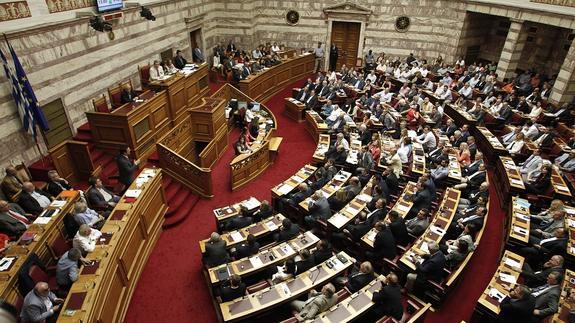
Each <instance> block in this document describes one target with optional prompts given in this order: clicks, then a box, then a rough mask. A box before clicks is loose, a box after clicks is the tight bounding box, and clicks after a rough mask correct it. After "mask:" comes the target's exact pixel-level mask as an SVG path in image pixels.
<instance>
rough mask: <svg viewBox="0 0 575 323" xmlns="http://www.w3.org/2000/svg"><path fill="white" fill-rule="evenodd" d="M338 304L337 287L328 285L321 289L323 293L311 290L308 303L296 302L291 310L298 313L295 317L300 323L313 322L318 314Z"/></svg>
mask: <svg viewBox="0 0 575 323" xmlns="http://www.w3.org/2000/svg"><path fill="white" fill-rule="evenodd" d="M336 302H337V295H335V287H334V286H333V285H332V284H329V283H328V284H326V285H324V286H323V288H322V289H321V293H318V292H317V291H316V290H313V289H312V290H311V291H310V293H309V296H308V299H307V300H306V301H300V300H295V301H292V302H291V304H290V305H291V308H292V309H293V310H294V311H296V312H297V314H296V315H295V317H296V319H297V320H298V321H299V322H304V321H308V320H313V319H314V318H315V317H316V316H317V315H318V314H320V313H322V312H324V311H326V310H327V309H329V308H330V307H332V306H333V305H335V303H336Z"/></svg>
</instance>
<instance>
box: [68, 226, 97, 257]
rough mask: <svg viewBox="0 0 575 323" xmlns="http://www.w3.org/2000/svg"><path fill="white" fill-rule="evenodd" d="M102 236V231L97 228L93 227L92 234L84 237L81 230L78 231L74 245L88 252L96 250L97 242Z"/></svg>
mask: <svg viewBox="0 0 575 323" xmlns="http://www.w3.org/2000/svg"><path fill="white" fill-rule="evenodd" d="M100 236H102V232H100V231H98V230H96V229H91V231H90V234H89V235H88V236H87V237H84V236H83V235H81V234H80V231H78V232H76V235H75V236H74V240H73V241H72V245H73V246H74V248H78V249H80V251H83V252H86V253H88V252H92V251H94V249H96V243H97V242H98V239H99V238H100Z"/></svg>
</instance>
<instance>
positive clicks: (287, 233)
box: [278, 223, 299, 241]
mask: <svg viewBox="0 0 575 323" xmlns="http://www.w3.org/2000/svg"><path fill="white" fill-rule="evenodd" d="M298 234H299V226H298V225H297V224H295V223H293V224H292V225H291V228H290V229H289V230H281V231H280V232H279V233H278V241H287V240H290V239H293V238H295V237H297V235H298Z"/></svg>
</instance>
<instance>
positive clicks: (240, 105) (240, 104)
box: [238, 101, 248, 110]
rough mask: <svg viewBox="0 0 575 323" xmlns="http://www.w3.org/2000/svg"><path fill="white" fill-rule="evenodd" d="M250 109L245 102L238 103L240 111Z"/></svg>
mask: <svg viewBox="0 0 575 323" xmlns="http://www.w3.org/2000/svg"><path fill="white" fill-rule="evenodd" d="M247 108H248V103H247V102H244V101H238V110H239V109H247Z"/></svg>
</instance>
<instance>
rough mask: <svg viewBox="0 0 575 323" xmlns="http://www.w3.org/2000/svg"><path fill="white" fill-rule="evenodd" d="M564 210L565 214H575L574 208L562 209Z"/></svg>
mask: <svg viewBox="0 0 575 323" xmlns="http://www.w3.org/2000/svg"><path fill="white" fill-rule="evenodd" d="M564 210H565V213H567V214H575V209H574V208H570V207H566V208H564Z"/></svg>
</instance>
